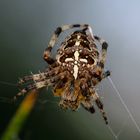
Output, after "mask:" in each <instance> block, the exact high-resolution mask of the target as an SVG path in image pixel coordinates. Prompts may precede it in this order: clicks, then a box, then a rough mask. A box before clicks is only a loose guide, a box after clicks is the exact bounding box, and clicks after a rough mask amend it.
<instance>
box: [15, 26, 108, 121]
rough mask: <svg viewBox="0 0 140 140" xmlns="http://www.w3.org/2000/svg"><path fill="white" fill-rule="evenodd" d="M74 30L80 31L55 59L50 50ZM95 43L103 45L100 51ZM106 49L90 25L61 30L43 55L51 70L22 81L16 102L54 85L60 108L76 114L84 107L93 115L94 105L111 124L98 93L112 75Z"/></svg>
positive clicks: (63, 27)
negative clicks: (104, 81) (102, 82)
mask: <svg viewBox="0 0 140 140" xmlns="http://www.w3.org/2000/svg"><path fill="white" fill-rule="evenodd" d="M72 28H80V30H76V31H74V32H73V33H72V34H71V35H69V36H68V37H66V38H65V40H64V41H63V42H62V44H61V46H60V48H59V49H58V50H57V54H56V57H55V58H52V56H51V51H52V49H53V47H54V45H55V43H56V41H57V39H58V37H59V35H60V33H61V32H63V31H65V30H68V29H72ZM96 42H99V43H100V45H101V51H100V50H99V48H98V47H97V45H96ZM107 47H108V44H107V42H106V41H104V40H103V39H101V38H100V37H98V36H94V35H93V33H92V30H91V27H90V26H89V25H87V24H83V25H81V24H73V25H63V26H61V27H58V28H57V29H56V30H55V32H54V34H53V35H52V38H51V40H50V42H49V44H48V47H47V48H46V50H45V52H44V55H43V57H44V60H45V61H46V62H47V63H48V68H47V69H45V70H44V71H43V72H39V73H38V74H31V75H29V76H25V77H23V78H22V79H20V80H19V85H20V86H22V88H21V90H20V92H19V93H18V94H17V95H16V96H15V97H14V99H16V98H17V96H20V95H24V94H25V93H28V92H29V91H31V90H34V89H35V90H38V89H41V88H44V87H48V86H51V87H52V91H53V93H54V96H59V97H60V98H61V100H60V102H59V105H60V107H62V108H63V109H67V108H70V109H72V110H74V111H75V110H76V109H78V107H79V106H80V105H82V106H83V107H84V108H85V109H86V110H87V111H89V112H91V113H94V112H95V109H94V102H95V103H96V105H97V107H98V108H99V109H100V112H101V113H102V116H103V118H104V120H105V122H106V124H108V121H107V117H106V113H105V112H104V110H103V104H102V102H101V100H100V98H99V96H98V94H97V91H96V86H97V84H98V83H100V82H101V80H102V79H104V78H106V77H107V76H109V75H110V72H109V71H104V64H105V60H106V54H107Z"/></svg>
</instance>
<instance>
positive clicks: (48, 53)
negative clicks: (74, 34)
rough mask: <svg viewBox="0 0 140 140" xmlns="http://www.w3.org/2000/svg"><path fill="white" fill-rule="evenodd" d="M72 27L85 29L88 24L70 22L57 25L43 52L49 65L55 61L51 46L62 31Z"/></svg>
mask: <svg viewBox="0 0 140 140" xmlns="http://www.w3.org/2000/svg"><path fill="white" fill-rule="evenodd" d="M72 28H83V30H87V29H88V28H90V26H89V25H88V24H71V25H62V26H61V27H57V28H56V30H55V31H54V33H53V35H52V37H51V39H50V42H49V44H48V47H47V48H46V50H45V52H44V56H43V58H44V60H45V61H46V62H47V63H48V64H50V65H51V64H53V63H54V62H55V60H54V59H53V58H52V56H51V51H52V48H53V47H54V45H55V43H56V41H57V40H58V37H59V35H60V34H61V33H62V32H64V31H66V30H69V29H72Z"/></svg>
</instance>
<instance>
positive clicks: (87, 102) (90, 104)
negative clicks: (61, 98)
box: [81, 99, 95, 113]
mask: <svg viewBox="0 0 140 140" xmlns="http://www.w3.org/2000/svg"><path fill="white" fill-rule="evenodd" d="M91 101H92V100H91V99H88V100H83V101H82V102H81V105H82V106H83V107H84V108H85V109H86V110H87V111H89V112H90V113H94V112H95V109H94V106H93V102H91Z"/></svg>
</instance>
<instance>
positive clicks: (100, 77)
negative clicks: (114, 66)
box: [92, 70, 110, 86]
mask: <svg viewBox="0 0 140 140" xmlns="http://www.w3.org/2000/svg"><path fill="white" fill-rule="evenodd" d="M108 76H110V71H109V70H107V71H105V72H103V74H101V75H98V74H96V73H95V74H94V75H93V78H92V83H93V85H94V86H95V85H97V84H98V83H99V82H100V81H101V80H103V79H105V78H107V77H108Z"/></svg>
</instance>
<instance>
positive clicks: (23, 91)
mask: <svg viewBox="0 0 140 140" xmlns="http://www.w3.org/2000/svg"><path fill="white" fill-rule="evenodd" d="M49 83H50V81H49V80H44V81H39V82H34V83H32V84H29V85H27V86H26V87H25V88H23V89H21V90H20V92H19V93H18V94H17V95H15V96H14V100H16V99H17V97H19V96H22V95H25V94H26V93H28V92H29V91H31V90H33V89H35V90H38V89H41V88H43V87H46V86H47V85H48V84H49Z"/></svg>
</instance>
